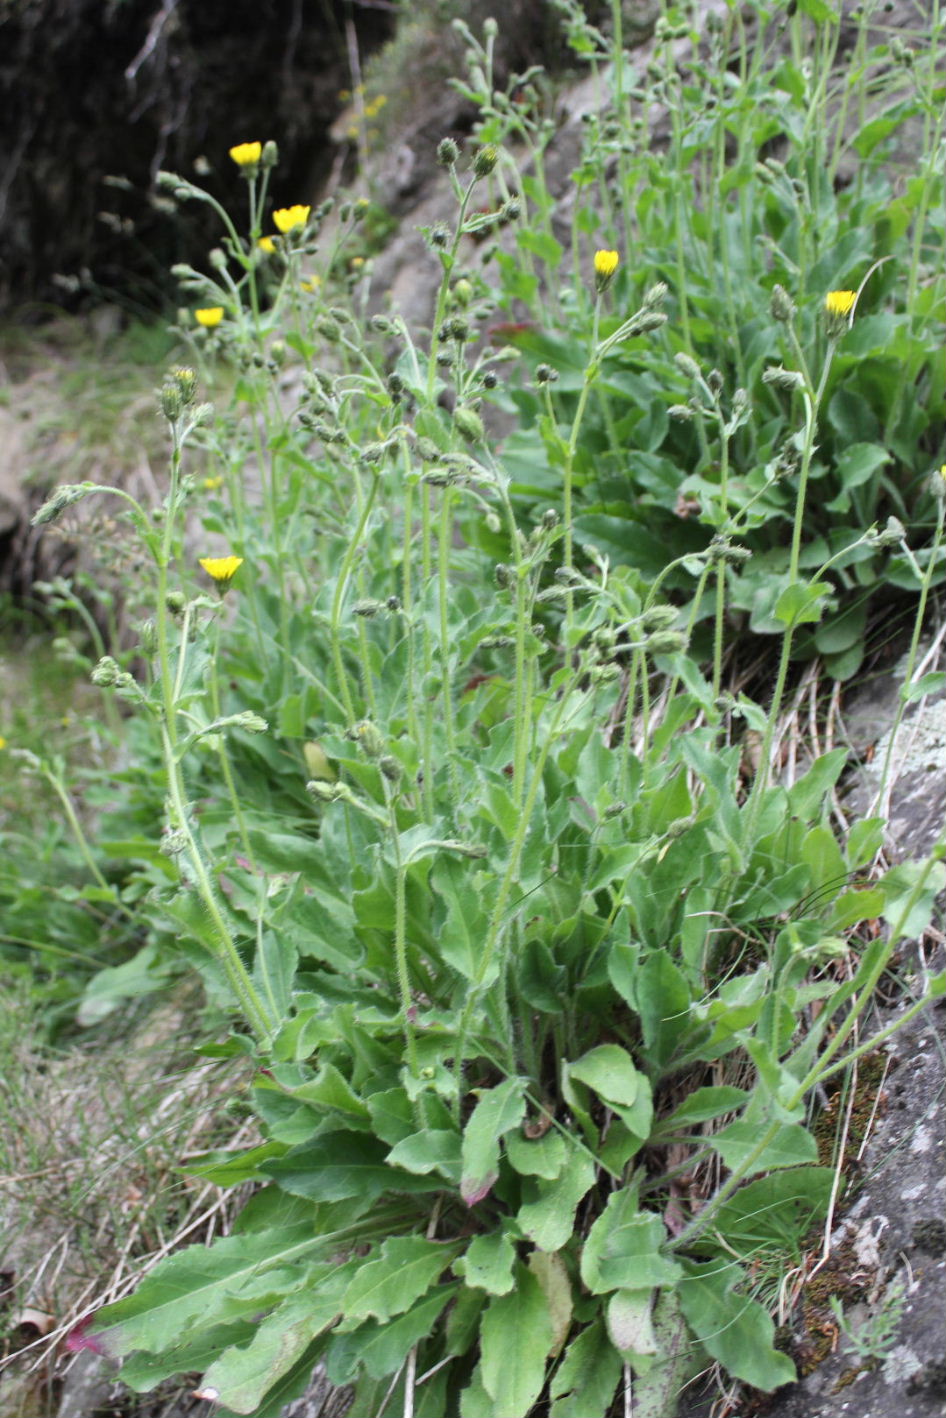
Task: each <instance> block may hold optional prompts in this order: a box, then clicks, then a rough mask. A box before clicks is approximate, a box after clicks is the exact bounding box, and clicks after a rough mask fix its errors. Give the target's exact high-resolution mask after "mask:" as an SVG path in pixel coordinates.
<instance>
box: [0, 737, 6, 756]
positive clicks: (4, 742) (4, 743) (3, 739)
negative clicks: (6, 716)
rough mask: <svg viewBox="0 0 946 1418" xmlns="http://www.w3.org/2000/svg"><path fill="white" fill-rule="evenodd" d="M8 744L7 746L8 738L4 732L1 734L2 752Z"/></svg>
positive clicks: (0, 745)
mask: <svg viewBox="0 0 946 1418" xmlns="http://www.w3.org/2000/svg"><path fill="white" fill-rule="evenodd" d="M6 746H7V741H6V739H5V738H4V737H3V734H0V752H2V751H3V750H4V749H5V748H6Z"/></svg>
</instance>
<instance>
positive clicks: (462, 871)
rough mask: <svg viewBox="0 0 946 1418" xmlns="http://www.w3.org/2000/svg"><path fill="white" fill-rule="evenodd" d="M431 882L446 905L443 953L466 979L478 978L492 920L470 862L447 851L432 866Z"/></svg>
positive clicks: (440, 944) (439, 936) (439, 938)
mask: <svg viewBox="0 0 946 1418" xmlns="http://www.w3.org/2000/svg"><path fill="white" fill-rule="evenodd" d="M430 882H431V885H432V886H433V888H434V890H435V891H436V892H437V893H438V895H439V896H441V897H442V898H443V901H444V902H445V905H446V915H445V917H444V920H443V922H442V924H441V925H440V927H439V930H438V934H437V942H438V947H439V950H440V954H441V955H442V956H443V958H444V960H445V961H446V962H447V964H448V965H450V966H451V967H452V968H453V969H454V970H456V971H457V972H458V973H459V974H461V975H462V976H463V978H464V979H465V980H475V979H476V974H477V969H478V968H479V964H480V960H481V959H482V954H483V940H484V938H485V936H486V931H487V925H488V921H487V914H486V911H485V909H484V907H483V903H482V901H481V899H480V894H479V892H478V891H477V889H476V887H475V886H474V884H473V880H472V877H471V874H470V870H469V865H468V863H465V862H461V861H460V860H458V858H456V857H453V856H450V855H448V854H447V853H444V854H443V855H441V856H440V857H438V859H437V861H436V862H435V863H434V865H433V867H432V869H431V873H430ZM492 978H495V976H493V977H492ZM485 983H486V984H489V983H490V981H489V980H487V981H485Z"/></svg>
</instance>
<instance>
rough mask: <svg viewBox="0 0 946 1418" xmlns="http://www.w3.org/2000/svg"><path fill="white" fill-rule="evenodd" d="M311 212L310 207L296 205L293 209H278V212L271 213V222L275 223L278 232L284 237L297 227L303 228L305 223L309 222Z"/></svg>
mask: <svg viewBox="0 0 946 1418" xmlns="http://www.w3.org/2000/svg"><path fill="white" fill-rule="evenodd" d="M311 210H312V208H311V207H302V206H298V205H297V206H295V207H280V208H279V209H278V211H275V212H273V221H274V222H275V223H276V226H277V228H278V229H279V231H281V232H282V234H283V236H285V235H286V232H287V231H294V230H295V229H296V227H297V226H305V224H306V222H307V221H308V220H309V213H310V212H311Z"/></svg>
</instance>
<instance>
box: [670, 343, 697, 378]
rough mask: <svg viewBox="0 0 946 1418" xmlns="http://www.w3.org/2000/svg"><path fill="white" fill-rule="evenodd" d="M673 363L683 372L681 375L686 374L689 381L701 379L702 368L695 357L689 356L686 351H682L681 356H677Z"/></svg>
mask: <svg viewBox="0 0 946 1418" xmlns="http://www.w3.org/2000/svg"><path fill="white" fill-rule="evenodd" d="M673 362H674V364H675V365H676V366H677V368H678V369H679V370H680V371H681V373H683V374H685V375H686V376H687V378H688V379H699V377H700V366H699V365H698V364H697V362H696V360H695V359H694V358H693V356H692V355H688V354H687V353H686V351H685V350H680V352H679V354H675V355H674V357H673Z"/></svg>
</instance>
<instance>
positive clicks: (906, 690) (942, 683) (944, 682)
mask: <svg viewBox="0 0 946 1418" xmlns="http://www.w3.org/2000/svg"><path fill="white" fill-rule="evenodd" d="M943 688H946V674H943V672H942V671H941V670H933V671H932V672H931V673H930V674H928V675H921V676H920V678H919V679H918V680H915V681H914V683H913V684H910V685H906V684H904V685H901V687H900V698H901V699H902V700H903V702H904V704H912V703H913V701H914V700H915V699H922V698H923V696H924V695H925V694H939V692H940V690H942V689H943Z"/></svg>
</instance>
